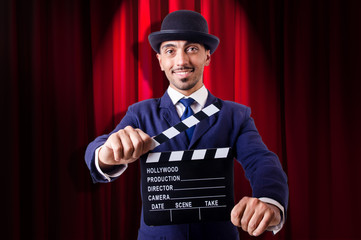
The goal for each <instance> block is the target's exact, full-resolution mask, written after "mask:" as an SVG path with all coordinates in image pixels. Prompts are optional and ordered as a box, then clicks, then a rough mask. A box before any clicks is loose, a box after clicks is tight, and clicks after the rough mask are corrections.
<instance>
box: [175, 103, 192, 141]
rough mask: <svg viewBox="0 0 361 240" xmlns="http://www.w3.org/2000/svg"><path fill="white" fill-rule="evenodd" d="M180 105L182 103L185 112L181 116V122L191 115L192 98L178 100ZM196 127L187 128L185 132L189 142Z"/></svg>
mask: <svg viewBox="0 0 361 240" xmlns="http://www.w3.org/2000/svg"><path fill="white" fill-rule="evenodd" d="M179 102H180V103H182V104H183V105H184V107H185V110H184V112H183V115H182V116H181V120H182V121H183V120H184V119H186V118H188V117H189V116H192V115H193V110H192V108H191V105H192V103H193V102H194V99H193V98H182V99H181V100H179ZM195 127H196V126H193V127H191V128H188V129H187V130H186V134H187V137H188V140H189V141H190V140H191V139H192V136H193V132H194V128H195Z"/></svg>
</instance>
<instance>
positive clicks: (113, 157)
mask: <svg viewBox="0 0 361 240" xmlns="http://www.w3.org/2000/svg"><path fill="white" fill-rule="evenodd" d="M149 42H150V44H151V46H152V48H153V49H154V50H155V51H156V52H157V58H158V60H159V64H160V68H161V70H162V71H164V72H165V75H166V77H167V78H168V80H169V88H168V90H167V91H166V93H165V94H164V95H163V97H162V98H160V99H149V100H146V101H142V102H139V103H136V104H134V105H132V106H130V107H129V109H128V112H127V114H126V115H125V117H124V118H123V119H122V121H121V122H120V123H119V124H118V126H117V127H116V128H115V130H113V132H112V133H110V134H109V135H103V136H100V137H98V138H97V139H95V140H94V141H93V142H92V143H90V144H89V146H88V148H87V151H86V156H85V159H86V162H87V165H88V167H89V169H90V172H91V175H92V177H93V180H94V182H107V181H113V180H114V179H116V177H118V176H119V175H120V174H121V173H122V172H124V170H125V169H126V167H127V164H130V163H132V162H134V161H136V160H137V159H139V157H140V156H141V155H143V154H145V153H147V152H149V151H150V150H151V149H152V142H153V140H152V139H151V137H150V136H155V135H157V134H159V133H161V132H162V131H164V130H166V129H168V128H169V127H171V126H173V125H175V124H177V123H179V122H180V121H181V120H180V118H181V117H182V115H183V113H184V112H186V111H193V112H194V113H197V112H199V111H200V110H201V109H203V108H204V107H207V106H208V105H210V104H212V103H219V104H221V105H222V108H221V110H220V112H219V113H218V114H215V115H214V116H211V117H210V118H209V119H207V120H204V121H202V122H200V123H199V124H197V125H196V126H195V128H194V129H193V130H192V131H193V134H190V135H189V136H188V135H187V134H188V133H181V134H179V135H178V136H176V137H174V138H173V139H171V140H170V141H168V142H166V143H163V144H161V145H159V146H158V147H156V148H155V149H154V150H153V151H154V152H163V151H175V150H186V149H205V148H220V147H232V149H234V150H235V158H236V159H237V160H238V161H239V162H240V163H241V164H242V166H243V168H244V170H245V172H246V176H247V178H248V179H249V180H250V183H251V186H252V190H253V197H244V198H242V199H241V200H240V201H239V202H238V203H237V204H236V205H235V206H234V208H233V210H232V212H231V216H230V220H231V221H220V222H204V223H203V222H202V223H190V224H178V225H165V226H156V227H154V226H153V227H150V226H147V225H146V224H145V223H144V219H143V212H142V216H141V227H140V229H139V235H138V239H238V238H239V236H238V230H237V228H236V227H235V226H237V227H241V228H242V229H243V230H244V231H247V232H248V233H249V234H250V235H252V236H258V235H260V234H262V233H263V232H264V231H265V230H271V231H274V232H277V231H278V230H279V229H281V227H282V225H283V223H284V221H285V211H286V207H287V202H288V186H287V177H286V175H285V173H284V172H283V170H282V167H281V165H280V163H279V160H278V158H277V156H276V155H275V154H273V153H272V152H270V151H269V150H268V149H267V147H266V146H265V145H264V144H263V142H262V140H261V137H260V136H259V134H258V131H257V129H256V127H255V125H254V122H253V120H252V118H251V117H250V109H249V108H247V107H245V106H243V105H240V104H237V103H234V102H229V101H223V100H221V99H218V98H216V97H214V96H213V95H212V94H211V93H209V92H208V90H207V89H206V88H205V86H204V85H203V70H204V67H205V66H208V65H209V63H210V60H211V54H212V53H213V52H214V51H215V50H216V48H217V46H218V43H219V39H218V38H217V37H215V36H213V35H210V34H209V33H208V25H207V22H206V20H205V19H204V18H203V16H202V15H200V14H199V13H196V12H193V11H187V10H180V11H175V12H173V13H170V14H169V15H168V16H167V17H166V18H165V19H164V20H163V23H162V27H161V31H159V32H155V33H152V34H150V35H149ZM182 99H192V100H190V101H191V102H192V103H191V105H190V108H191V110H189V107H188V106H185V105H184V101H183V100H182ZM193 100H194V101H193Z"/></svg>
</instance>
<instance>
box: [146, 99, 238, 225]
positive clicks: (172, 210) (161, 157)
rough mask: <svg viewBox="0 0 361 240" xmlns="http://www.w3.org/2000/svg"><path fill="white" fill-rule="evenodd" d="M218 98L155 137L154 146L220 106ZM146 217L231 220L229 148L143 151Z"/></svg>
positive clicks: (159, 221)
mask: <svg viewBox="0 0 361 240" xmlns="http://www.w3.org/2000/svg"><path fill="white" fill-rule="evenodd" d="M220 109H221V106H220V104H219V103H214V104H211V105H209V106H207V107H206V108H204V109H202V110H201V111H200V112H198V113H196V114H194V115H192V116H190V117H189V118H187V119H185V120H183V121H182V122H180V123H178V124H176V125H175V126H173V127H170V128H169V129H167V130H165V131H163V132H162V133H161V134H159V135H157V136H155V137H153V148H152V149H154V148H155V147H156V146H158V145H160V144H162V143H164V142H166V141H169V140H170V139H172V138H173V137H175V136H177V135H178V134H179V133H181V132H183V131H185V130H187V129H188V128H190V127H192V126H194V125H196V124H197V123H199V122H200V121H202V120H204V119H206V118H208V117H210V116H212V115H213V114H215V113H217V112H219V111H220ZM140 165H141V171H142V174H141V176H142V198H143V213H144V221H145V223H146V224H147V225H150V226H156V225H169V224H181V223H193V222H203V221H225V220H230V212H231V210H232V208H233V205H234V197H233V156H232V151H231V149H230V148H216V149H197V150H188V151H173V152H155V153H149V154H146V155H144V156H142V157H141V160H140Z"/></svg>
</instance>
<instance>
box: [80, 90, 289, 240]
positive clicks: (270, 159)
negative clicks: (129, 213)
mask: <svg viewBox="0 0 361 240" xmlns="http://www.w3.org/2000/svg"><path fill="white" fill-rule="evenodd" d="M214 102H220V103H221V105H222V109H221V111H220V112H219V113H217V114H215V115H213V116H211V117H210V118H208V119H205V120H203V121H201V122H200V123H199V124H197V125H196V128H195V131H194V134H193V137H192V140H191V142H190V143H188V140H187V137H186V135H185V133H184V132H183V133H181V134H179V135H178V136H176V137H175V138H173V139H171V140H170V141H168V142H165V143H163V144H161V145H160V146H158V147H157V148H155V149H154V150H153V151H154V152H163V151H175V150H186V149H205V148H221V147H232V148H233V151H234V153H235V158H236V159H237V161H238V162H239V163H240V164H241V165H242V167H243V169H244V170H245V173H246V177H247V179H248V180H249V181H250V184H251V187H252V192H253V196H254V197H258V198H259V197H268V198H271V199H274V200H276V201H278V202H279V203H280V204H282V205H283V206H284V208H285V210H286V208H287V205H288V185H287V177H286V174H285V173H284V171H283V169H282V166H281V164H280V162H279V160H278V157H277V156H276V155H275V154H274V153H272V152H271V151H269V150H268V149H267V147H266V146H265V144H264V143H263V142H262V139H261V136H260V135H259V133H258V131H257V129H256V127H255V124H254V121H253V119H252V118H251V117H250V109H249V108H248V107H246V106H243V105H241V104H237V103H234V102H230V101H223V100H221V99H218V98H216V97H214V96H213V95H212V94H210V93H209V95H208V99H207V102H206V105H205V107H206V106H208V105H209V104H211V103H214ZM179 122H180V119H179V116H178V114H177V111H176V109H175V106H174V105H173V103H172V101H171V99H170V97H169V96H168V94H167V93H165V94H164V95H163V97H162V98H159V99H149V100H145V101H142V102H139V103H136V104H134V105H132V106H130V107H129V109H128V112H127V114H126V115H125V117H124V118H123V119H122V120H121V122H120V123H119V124H118V126H117V127H116V128H115V129H114V131H113V132H116V131H118V130H120V129H122V128H125V127H126V126H128V125H130V126H132V127H134V128H140V129H142V130H143V131H144V132H146V133H147V134H149V135H150V136H155V135H157V134H159V133H161V132H162V131H164V130H166V129H168V128H169V127H171V126H173V125H175V124H177V123H179ZM113 132H112V133H113ZM110 134H111V133H110ZM110 134H107V135H103V136H100V137H98V138H96V139H95V140H94V141H93V142H91V143H90V144H89V145H88V148H87V150H86V154H85V160H86V163H87V165H88V167H89V169H90V173H91V176H92V178H93V181H94V182H107V180H106V179H104V177H103V176H101V175H100V174H99V173H98V171H97V170H96V167H95V164H94V152H95V150H96V149H97V148H98V147H99V146H101V145H103V144H104V142H105V141H106V140H107V138H108V137H109V135H110ZM112 180H114V179H112ZM189 238H191V239H238V231H237V228H236V227H234V226H233V224H232V223H231V222H230V221H227V222H214V223H198V224H182V225H170V226H157V227H149V226H147V225H146V224H145V223H144V221H143V216H142V217H141V226H140V229H139V236H138V239H189Z"/></svg>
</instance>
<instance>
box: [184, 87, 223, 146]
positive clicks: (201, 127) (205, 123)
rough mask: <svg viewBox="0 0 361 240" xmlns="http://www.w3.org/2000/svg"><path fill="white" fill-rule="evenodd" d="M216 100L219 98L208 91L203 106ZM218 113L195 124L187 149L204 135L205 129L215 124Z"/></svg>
mask: <svg viewBox="0 0 361 240" xmlns="http://www.w3.org/2000/svg"><path fill="white" fill-rule="evenodd" d="M217 101H219V99H218V98H216V97H215V96H213V95H212V94H211V93H210V92H209V91H208V98H207V102H206V105H205V106H204V107H207V106H208V105H210V104H212V103H215V102H217ZM218 114H219V113H217V114H215V115H213V116H211V117H209V118H208V119H204V120H202V121H201V122H199V123H198V124H197V125H196V128H195V129H194V133H193V137H192V139H191V142H190V144H189V149H192V147H193V145H194V144H195V143H196V142H197V141H198V139H199V138H201V137H202V136H203V135H204V133H205V132H207V130H208V129H209V128H210V127H212V126H213V125H214V124H215V122H216V120H217V118H218Z"/></svg>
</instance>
